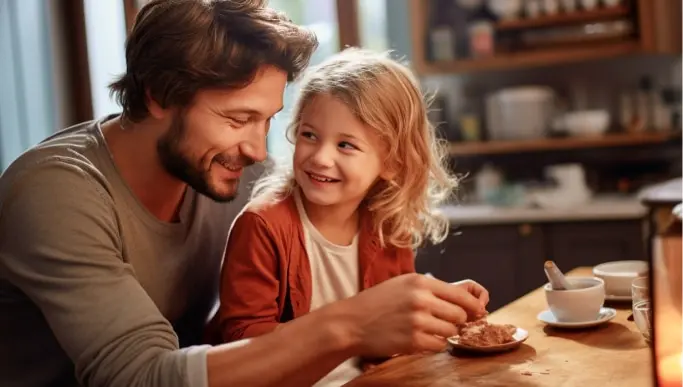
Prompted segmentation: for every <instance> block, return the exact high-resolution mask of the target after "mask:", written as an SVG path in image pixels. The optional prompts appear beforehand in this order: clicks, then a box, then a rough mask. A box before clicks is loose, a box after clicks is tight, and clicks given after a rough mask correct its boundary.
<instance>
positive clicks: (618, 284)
mask: <svg viewBox="0 0 683 387" xmlns="http://www.w3.org/2000/svg"><path fill="white" fill-rule="evenodd" d="M647 272H648V265H647V261H614V262H606V263H602V264H600V265H597V266H595V267H594V268H593V275H595V276H596V277H598V278H602V280H603V281H605V293H607V295H609V296H629V295H630V294H631V283H632V282H633V280H634V279H636V278H638V277H643V276H645V275H647Z"/></svg>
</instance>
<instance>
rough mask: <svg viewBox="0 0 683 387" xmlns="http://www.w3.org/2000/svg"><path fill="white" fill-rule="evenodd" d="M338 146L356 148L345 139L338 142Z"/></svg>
mask: <svg viewBox="0 0 683 387" xmlns="http://www.w3.org/2000/svg"><path fill="white" fill-rule="evenodd" d="M338 146H339V147H340V148H342V149H358V148H357V147H356V146H355V145H353V144H351V143H350V142H347V141H342V142H340V143H339V145H338Z"/></svg>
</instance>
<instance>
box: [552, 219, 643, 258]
mask: <svg viewBox="0 0 683 387" xmlns="http://www.w3.org/2000/svg"><path fill="white" fill-rule="evenodd" d="M547 236H548V248H549V255H550V258H551V259H553V260H554V261H555V262H556V263H557V265H558V266H559V267H560V269H562V270H563V271H568V270H571V269H573V268H576V267H579V266H595V265H597V264H600V263H603V262H609V261H619V260H632V259H634V260H647V255H646V248H645V234H644V224H643V221H641V220H633V221H610V222H578V223H558V224H551V225H548V232H547Z"/></svg>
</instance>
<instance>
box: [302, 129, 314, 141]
mask: <svg viewBox="0 0 683 387" xmlns="http://www.w3.org/2000/svg"><path fill="white" fill-rule="evenodd" d="M301 137H303V138H307V139H309V140H315V134H313V133H312V132H305V131H304V132H301Z"/></svg>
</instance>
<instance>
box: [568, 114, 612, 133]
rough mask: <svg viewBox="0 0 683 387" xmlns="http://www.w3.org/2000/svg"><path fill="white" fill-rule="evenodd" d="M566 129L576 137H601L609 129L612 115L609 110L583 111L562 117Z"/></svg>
mask: <svg viewBox="0 0 683 387" xmlns="http://www.w3.org/2000/svg"><path fill="white" fill-rule="evenodd" d="M562 124H563V126H564V127H565V129H566V130H567V131H568V132H569V133H570V134H572V135H575V136H600V135H602V134H604V133H605V132H606V131H607V129H609V124H610V114H609V112H608V111H607V110H581V111H576V112H572V113H567V114H565V115H564V116H563V117H562Z"/></svg>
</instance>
